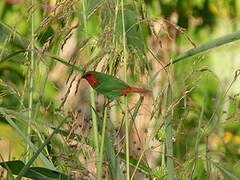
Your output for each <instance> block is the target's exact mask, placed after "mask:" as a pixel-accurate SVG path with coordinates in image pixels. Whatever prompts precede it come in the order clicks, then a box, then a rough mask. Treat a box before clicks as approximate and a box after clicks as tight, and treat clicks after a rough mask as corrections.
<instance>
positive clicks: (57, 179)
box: [0, 160, 73, 180]
mask: <svg viewBox="0 0 240 180" xmlns="http://www.w3.org/2000/svg"><path fill="white" fill-rule="evenodd" d="M0 166H2V167H3V168H5V169H7V170H8V171H10V172H11V173H12V174H14V175H18V174H19V173H20V171H21V170H22V168H23V167H24V166H25V164H24V163H23V162H22V161H20V160H16V161H5V162H0ZM23 176H24V177H27V178H31V179H36V180H73V179H72V178H70V177H68V176H67V175H65V174H63V173H60V172H58V171H54V170H51V169H47V168H42V167H31V168H29V169H28V170H27V171H26V172H25V173H24V175H23Z"/></svg>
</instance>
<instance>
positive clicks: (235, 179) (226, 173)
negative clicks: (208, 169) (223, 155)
mask: <svg viewBox="0 0 240 180" xmlns="http://www.w3.org/2000/svg"><path fill="white" fill-rule="evenodd" d="M210 162H211V163H212V164H213V165H214V166H215V167H216V168H218V169H219V170H220V171H221V172H222V174H223V175H224V176H225V177H226V179H229V180H240V178H238V177H237V176H235V175H234V174H233V173H232V172H230V171H229V170H227V169H225V168H224V167H222V166H220V165H218V164H216V163H214V162H213V161H210Z"/></svg>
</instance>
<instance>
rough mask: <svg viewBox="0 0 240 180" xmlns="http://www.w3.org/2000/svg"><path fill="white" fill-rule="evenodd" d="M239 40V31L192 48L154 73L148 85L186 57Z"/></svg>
mask: <svg viewBox="0 0 240 180" xmlns="http://www.w3.org/2000/svg"><path fill="white" fill-rule="evenodd" d="M239 39H240V31H237V32H234V33H231V34H227V35H225V36H222V37H220V38H217V39H213V40H211V41H209V42H206V43H204V44H201V45H199V46H197V47H196V48H192V49H190V50H188V51H186V52H184V53H182V54H180V55H179V56H177V57H176V58H175V59H173V60H172V62H170V63H168V64H167V65H165V66H164V67H163V68H161V69H160V70H159V71H158V72H156V73H155V74H154V75H153V77H152V79H151V80H150V84H151V83H152V82H153V81H154V80H155V79H156V77H157V76H158V74H159V73H160V72H161V71H162V70H163V69H165V68H166V67H168V66H170V65H172V64H175V63H177V62H179V61H181V60H184V59H186V58H188V57H191V56H194V55H197V54H199V53H202V52H205V51H207V50H210V49H212V48H215V47H218V46H222V45H224V44H228V43H230V42H234V41H237V40H239Z"/></svg>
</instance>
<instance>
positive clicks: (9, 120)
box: [0, 108, 55, 170]
mask: <svg viewBox="0 0 240 180" xmlns="http://www.w3.org/2000/svg"><path fill="white" fill-rule="evenodd" d="M0 113H1V114H2V115H3V116H4V117H5V119H6V120H7V122H8V123H9V124H10V125H11V126H12V127H13V128H14V129H15V130H16V132H17V133H18V134H19V135H20V136H21V137H22V138H23V139H24V141H25V142H26V143H27V144H28V145H29V146H30V147H31V148H32V149H33V151H34V152H37V148H36V147H35V146H34V144H33V143H32V142H31V141H30V140H29V139H28V137H27V136H26V135H25V134H24V133H23V132H22V131H21V129H20V128H19V127H18V126H17V125H16V124H15V122H14V121H13V120H12V119H11V118H10V117H9V116H8V115H7V114H6V113H5V112H4V111H3V110H2V109H1V108H0ZM39 158H40V159H41V161H42V162H43V163H44V164H45V165H46V166H47V167H48V168H50V169H53V170H55V167H54V165H53V164H52V162H51V161H49V160H48V159H47V158H46V157H45V156H44V155H43V154H42V153H40V154H39Z"/></svg>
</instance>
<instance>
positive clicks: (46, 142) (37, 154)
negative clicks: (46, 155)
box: [16, 118, 67, 180]
mask: <svg viewBox="0 0 240 180" xmlns="http://www.w3.org/2000/svg"><path fill="white" fill-rule="evenodd" d="M66 120H67V118H65V119H64V120H63V121H62V122H61V123H60V124H59V125H58V127H57V129H55V130H54V131H53V132H52V134H51V135H50V136H49V137H48V138H47V139H46V140H45V141H44V142H43V143H42V144H41V146H40V147H39V148H38V150H37V151H36V152H35V154H34V155H33V156H32V157H31V159H30V160H29V161H28V162H27V164H26V165H25V166H24V167H23V168H22V169H21V171H20V172H19V173H18V176H17V178H16V180H20V179H21V178H22V176H24V174H25V173H26V172H27V171H28V169H29V168H30V166H31V165H32V163H33V162H34V161H35V160H36V159H37V157H38V156H39V155H40V153H41V152H42V150H43V148H44V147H45V146H46V145H47V144H48V143H49V142H50V140H51V139H52V137H53V136H54V135H55V134H56V133H57V132H58V130H59V129H60V127H61V126H62V125H63V123H64V122H65V121H66Z"/></svg>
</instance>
